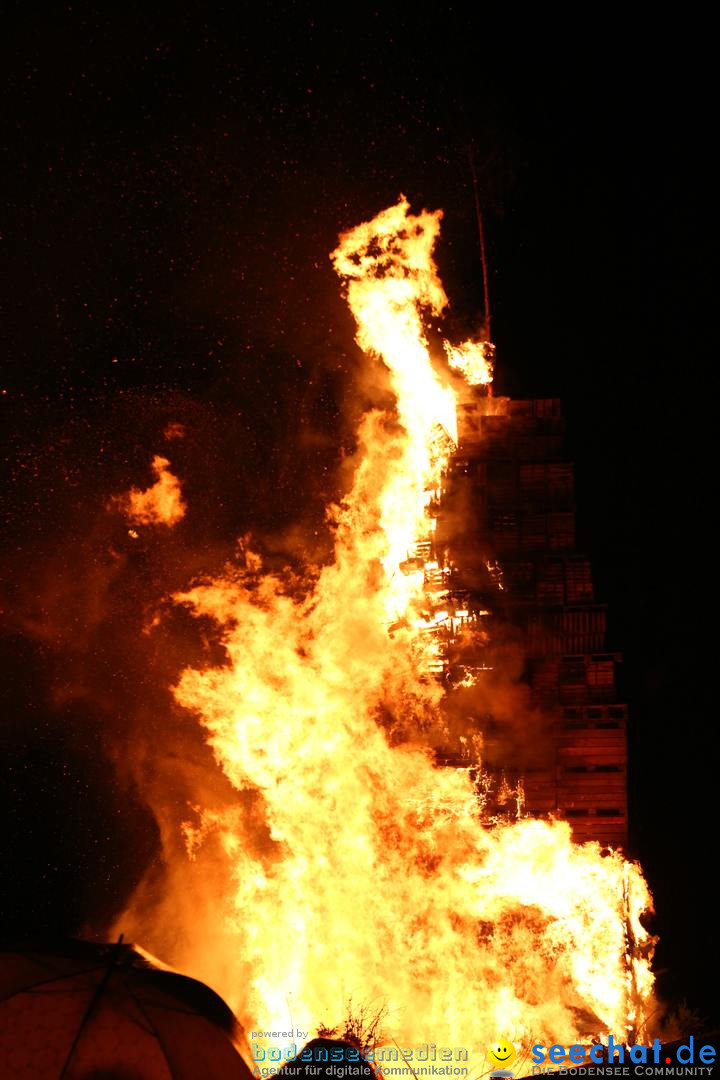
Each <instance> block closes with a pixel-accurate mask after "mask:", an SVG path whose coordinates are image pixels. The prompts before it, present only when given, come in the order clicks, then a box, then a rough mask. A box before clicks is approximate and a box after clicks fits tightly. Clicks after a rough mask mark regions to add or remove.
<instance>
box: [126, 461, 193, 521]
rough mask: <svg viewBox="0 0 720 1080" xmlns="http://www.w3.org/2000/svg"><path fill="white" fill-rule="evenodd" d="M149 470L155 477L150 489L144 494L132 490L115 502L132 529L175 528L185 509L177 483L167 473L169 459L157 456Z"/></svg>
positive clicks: (171, 475) (175, 478)
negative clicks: (138, 526)
mask: <svg viewBox="0 0 720 1080" xmlns="http://www.w3.org/2000/svg"><path fill="white" fill-rule="evenodd" d="M152 470H153V472H154V473H155V476H156V477H157V480H156V481H155V483H154V484H153V485H152V487H149V488H147V489H146V490H145V491H140V490H139V489H138V488H131V489H130V491H129V492H128V493H127V495H125V496H121V498H120V499H119V500H118V501H119V502H120V503H121V505H122V509H123V512H124V513H125V515H126V517H127V519H128V521H131V522H132V523H133V524H134V525H176V524H177V523H178V521H180V520H181V519H182V517H183V516H184V514H185V509H186V508H185V503H184V502H183V498H182V488H181V486H180V481H179V480H178V478H177V477H176V476H174V475H173V474H172V473H171V472H170V462H169V461H168V459H167V458H164V457H160V455H159V454H156V455H155V457H154V458H153V460H152ZM131 535H132V533H131Z"/></svg>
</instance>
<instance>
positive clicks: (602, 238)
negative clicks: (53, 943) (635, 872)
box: [0, 4, 718, 1020]
mask: <svg viewBox="0 0 720 1080" xmlns="http://www.w3.org/2000/svg"><path fill="white" fill-rule="evenodd" d="M19 11H20V9H17V12H18V13H17V14H16V18H15V21H14V23H13V24H12V26H10V27H8V33H7V35H6V40H5V56H4V58H3V61H2V70H3V81H4V83H5V94H4V101H3V110H2V111H3V117H4V121H3V136H2V147H3V155H4V158H5V165H4V168H3V174H4V185H5V193H4V197H3V200H2V217H3V224H2V250H3V255H4V271H3V280H4V283H5V287H4V289H3V300H2V328H1V330H0V333H1V336H2V343H3V359H2V366H1V371H2V375H1V377H0V390H2V395H1V396H0V410H2V417H1V419H0V424H2V436H3V460H4V463H6V465H7V469H6V470H5V473H4V478H3V497H4V499H3V517H2V522H3V533H2V548H3V553H2V569H3V584H2V592H1V593H0V606H1V607H2V615H1V616H0V618H1V619H2V629H3V637H2V667H3V671H2V676H1V686H2V692H3V697H4V702H3V706H2V708H3V713H2V724H3V736H2V739H3V750H4V754H3V792H4V794H5V795H6V797H7V809H6V810H5V814H4V824H3V829H2V832H3V841H2V843H3V845H4V846H6V847H7V850H6V851H4V852H3V853H2V854H3V885H4V887H5V896H4V903H3V906H4V908H5V913H4V929H5V930H6V931H7V933H20V932H31V931H37V930H49V931H53V932H57V931H63V932H77V931H79V930H80V929H82V928H83V926H85V925H86V924H87V922H88V921H90V922H94V924H95V925H101V924H102V921H103V919H105V918H109V917H110V916H111V915H113V914H116V913H117V911H118V910H119V909H120V908H121V907H122V904H123V902H124V899H125V897H126V896H127V895H128V892H129V890H130V889H131V888H132V886H133V884H134V883H135V882H136V881H137V880H138V878H139V877H140V875H141V873H142V871H143V869H144V867H145V865H146V864H147V862H148V860H150V859H151V858H153V853H154V852H155V851H156V850H157V834H156V831H155V827H154V824H153V822H152V818H151V816H150V814H149V812H148V811H147V809H146V807H145V805H144V802H143V798H142V795H141V793H140V791H139V790H138V788H137V786H133V783H134V781H132V780H130V779H128V778H127V777H125V778H124V779H123V778H122V777H121V775H120V774H121V772H122V770H120V773H119V772H118V769H116V767H115V765H114V764H113V760H112V759H111V755H112V750H111V749H108V748H109V747H110V748H112V746H115V752H114V758H115V760H116V761H117V760H121V759H122V756H123V750H122V747H123V745H124V742H123V740H125V739H126V738H127V737H128V733H130V735H132V736H133V737H134V733H135V732H136V731H137V725H138V724H139V723H140V720H139V719H138V718H139V717H140V718H142V716H146V715H147V714H146V713H143V712H142V710H141V709H140V707H139V706H138V698H139V697H142V698H143V700H144V704H143V708H145V709H149V708H151V706H152V705H153V703H155V705H157V712H158V714H159V712H161V711H162V709H163V708H165V709H167V702H166V701H164V702H163V701H160V699H159V698H158V699H157V700H156V699H155V698H154V697H153V695H157V694H158V691H157V689H154V688H153V684H154V682H155V681H157V679H158V678H159V676H163V677H164V676H166V675H167V680H170V679H171V677H172V674H173V672H174V671H176V670H177V667H178V665H179V664H180V663H181V662H182V661H183V660H187V655H188V654H187V650H186V651H185V652H184V653H183V652H182V650H179V651H178V652H177V654H173V655H172V656H171V657H170V659H169V660H168V659H167V657H166V656H163V657H157V656H153V657H148V655H147V654H142V653H132V654H131V653H130V652H127V653H126V652H123V650H124V649H125V650H128V649H129V648H130V647H129V646H128V645H126V644H123V641H124V640H125V639H126V638H127V637H128V636H131V637H134V636H137V637H138V639H139V628H140V621H141V620H140V612H141V608H142V606H143V603H144V601H143V600H142V599H141V594H143V589H144V588H146V587H147V588H148V589H155V590H156V591H157V593H158V595H160V594H161V593H163V591H167V590H168V589H169V588H173V587H181V586H182V585H183V584H184V583H185V582H186V581H187V580H188V575H191V574H192V573H196V572H198V571H199V570H202V569H211V568H212V566H213V565H214V563H216V562H218V561H219V560H221V559H222V558H224V557H225V556H226V555H227V554H228V552H229V551H230V548H231V544H232V539H233V538H234V537H235V536H236V535H237V534H238V532H239V531H242V530H243V529H245V528H249V527H252V528H253V529H254V530H256V531H259V532H261V533H262V534H264V535H265V536H266V538H269V539H268V543H269V546H270V548H272V545H273V537H275V538H276V540H275V543H276V546H277V547H278V549H279V548H281V547H282V544H283V539H282V537H286V536H287V532H288V530H289V529H290V530H292V529H299V530H301V531H303V530H304V531H305V533H306V535H307V537H310V538H315V539H314V541H312V542H315V543H316V544H317V545H318V548H319V550H321V549H322V544H323V542H324V541H323V537H322V530H321V528H320V524H319V523H320V521H321V518H322V506H323V505H324V503H325V501H327V499H328V498H331V497H333V496H334V495H335V494H336V493H337V491H338V490H339V487H340V485H341V483H342V473H341V471H340V470H339V465H340V462H341V452H342V449H343V447H348V446H350V445H351V433H352V430H353V422H354V419H355V418H356V416H357V410H358V409H359V408H360V407H361V406H362V401H363V391H362V390H361V389H360V390H359V389H358V386H357V377H358V371H359V365H358V360H357V356H356V354H355V352H354V348H353V345H352V333H353V331H352V326H351V323H350V318H349V315H348V313H347V311H346V310H345V307H344V304H343V301H342V299H341V297H340V294H339V289H338V284H337V281H336V279H335V277H334V275H333V273H332V269H331V267H330V263H329V260H328V257H327V256H328V253H329V252H330V251H331V250H332V248H333V247H334V245H335V240H336V236H337V233H338V231H340V230H341V229H345V228H348V227H350V226H352V225H354V224H357V223H358V222H360V221H361V220H365V219H367V218H369V217H371V216H373V215H374V214H375V213H376V212H377V211H378V210H379V209H380V208H382V207H384V206H386V205H389V204H390V203H391V202H394V201H395V200H396V199H397V196H398V195H399V193H400V192H401V191H402V192H404V193H405V194H406V195H407V196H408V198H409V199H410V200H411V203H412V205H413V207H414V208H415V209H419V208H420V207H421V206H427V207H429V208H435V207H438V206H441V207H443V208H444V210H445V215H446V216H445V221H444V229H443V239H442V242H441V245H440V250H439V253H438V259H439V263H440V269H441V274H442V276H443V280H444V284H445V287H446V291H447V292H448V295H449V296H450V298H451V302H452V308H451V311H450V313H449V315H448V320H447V325H448V328H449V336H456V335H457V334H459V333H464V332H470V331H472V330H473V329H476V328H477V324H478V321H479V316H480V313H481V301H482V282H481V276H480V266H479V258H478V245H477V231H476V227H475V222H474V209H473V201H472V186H471V180H470V172H469V168H468V156H467V155H468V147H469V145H470V144H471V143H472V144H473V145H474V147H475V156H476V161H477V165H478V172H479V182H480V190H481V197H482V202H483V207H484V210H485V216H486V229H487V233H488V241H489V253H490V263H491V293H492V303H493V320H494V322H493V336H494V339H495V341H496V343H497V347H498V365H497V378H496V387H497V391H498V392H500V393H509V394H512V395H515V396H532V395H537V396H542V397H550V396H560V397H562V398H563V401H564V406H565V411H566V414H567V417H568V450H569V455H570V456H572V457H573V458H574V459H575V461H576V463H577V500H578V513H579V535H580V547H581V548H584V549H586V550H589V551H590V553H591V554H592V556H593V559H594V566H595V576H596V587H597V593H598V596H599V597H600V598H601V599H603V600H607V601H608V602H609V604H610V617H611V634H610V643H611V646H612V647H615V648H617V649H619V650H622V652H623V653H624V655H625V664H624V674H623V678H624V692H625V694H626V696H627V699H628V700H629V702H630V706H631V717H632V726H631V735H630V740H631V814H632V826H631V828H632V838H631V847H632V854H633V855H635V856H637V857H638V858H639V859H640V860H641V861H642V863H643V866H644V867H645V869H646V873H647V876H648V879H649V883H650V886H651V888H652V891H653V893H654V895H655V898H656V905H657V917H656V920H655V924H654V928H655V930H656V932H658V933H659V934H660V935H661V940H660V944H659V946H658V951H657V966H658V968H659V970H660V972H661V975H660V989H661V991H662V993H663V994H664V995H665V997H666V998H667V999H668V1000H670V1001H671V1002H679V1001H681V1000H682V999H687V1001H688V1002H689V1004H690V1005H691V1006H692V1007H693V1008H695V1009H697V1011H698V1012H699V1013H700V1014H701V1015H703V1016H706V1017H710V1018H714V1019H715V1020H717V1013H716V1012H715V1009H716V998H715V996H714V993H713V985H714V982H715V971H716V968H717V961H718V950H717V934H716V903H715V901H714V899H713V898H711V895H710V891H709V888H708V876H709V875H710V874H711V873H713V872H714V859H715V853H716V850H717V845H716V843H715V835H716V827H717V813H716V809H715V805H716V804H715V777H716V769H717V765H716V756H715V723H716V718H715V715H714V712H713V711H711V707H710V701H711V694H710V690H711V688H712V686H713V682H714V679H715V670H714V663H713V657H712V651H713V647H714V635H715V632H716V630H715V626H714V621H713V619H712V617H711V612H712V608H711V606H710V601H709V588H710V584H711V577H712V574H711V569H710V568H711V566H712V558H713V555H714V550H713V549H714V546H715V545H714V536H713V531H714V525H713V522H714V519H715V517H716V511H715V507H714V490H713V487H714V485H713V482H712V481H713V476H714V466H715V442H714V428H715V424H714V417H713V411H714V405H713V401H712V395H713V392H714V386H713V375H714V371H713V368H712V366H711V361H710V357H709V353H708V347H707V345H706V340H707V338H706V333H707V330H708V328H709V325H710V320H709V316H708V308H709V301H710V288H709V284H708V275H709V270H710V267H711V265H712V262H713V261H714V260H711V255H710V242H709V240H708V239H707V233H708V227H709V220H710V213H709V206H710V193H709V189H710V183H709V180H708V168H709V162H710V158H711V153H710V148H711V146H712V143H713V140H714V135H713V126H714V124H713V112H712V108H711V104H710V58H709V53H708V51H706V49H705V46H704V40H705V38H706V37H707V35H708V29H707V28H706V27H703V26H702V25H699V24H695V23H693V22H692V19H691V17H690V16H688V17H687V18H686V17H684V16H683V15H682V14H680V16H679V18H678V13H677V12H676V13H675V16H674V19H673V22H672V23H671V22H669V21H668V23H667V24H666V25H663V24H661V23H659V22H658V21H657V15H656V16H655V21H654V22H653V24H652V25H649V24H646V25H642V26H631V25H629V24H628V21H627V18H626V17H624V18H623V19H620V18H619V17H616V16H615V15H614V14H613V13H612V12H604V13H603V14H602V19H601V16H600V11H599V9H598V10H595V11H593V12H587V13H585V14H584V15H583V17H582V20H580V17H579V16H577V17H568V20H567V21H563V22H560V21H558V22H557V24H553V23H552V22H551V21H549V20H548V18H547V17H546V16H545V15H543V16H542V18H538V19H536V20H535V21H533V22H531V23H528V22H527V21H526V19H527V16H526V15H525V14H521V13H520V12H519V11H518V12H517V13H516V15H515V16H514V15H513V13H512V12H510V13H509V17H508V18H507V19H506V21H505V22H504V23H503V24H502V25H501V23H500V20H499V19H497V18H496V17H495V15H494V13H493V12H492V11H491V10H490V9H487V10H480V11H478V12H476V13H475V14H474V15H472V16H468V15H464V14H461V13H460V10H459V9H454V8H448V9H447V10H446V11H444V12H443V11H440V10H437V11H435V12H434V13H433V15H432V16H426V15H421V14H419V13H418V12H417V11H414V10H410V9H409V7H408V9H407V10H406V11H405V13H404V14H402V13H401V11H400V9H399V8H398V9H390V8H385V9H382V8H378V9H377V10H372V9H371V8H368V9H366V10H365V11H363V13H362V14H353V13H347V12H345V11H342V10H340V12H338V13H335V14H334V15H332V16H330V17H328V16H327V15H323V14H321V13H320V11H319V10H318V11H317V12H316V13H315V14H313V13H312V12H311V11H310V9H301V8H300V7H295V6H293V5H290V6H288V5H283V4H280V5H274V6H273V8H272V11H271V12H268V13H267V14H266V15H264V16H260V17H259V16H258V15H257V13H254V14H252V15H251V14H250V12H249V10H248V9H247V8H245V7H244V6H242V5H240V6H238V7H237V8H235V9H234V10H233V12H232V13H225V14H217V15H214V16H212V17H209V16H208V15H207V14H206V13H205V12H204V8H203V6H201V5H199V4H190V5H183V10H182V11H180V10H176V11H174V12H173V13H172V14H168V15H164V14H161V13H157V14H149V15H148V14H139V13H138V12H137V10H136V9H133V8H132V7H130V8H127V7H124V8H123V13H122V14H121V13H118V14H116V15H107V14H99V13H98V11H97V10H95V9H93V8H91V7H90V6H87V5H82V4H74V5H67V6H64V7H61V6H57V7H56V9H55V12H54V13H52V14H46V15H44V16H43V17H40V16H37V15H26V16H24V17H23V16H22V14H21V13H19ZM576 20H577V21H576ZM348 402H349V403H350V404H349V405H348V404H347V403H348ZM169 419H180V420H181V421H182V422H183V423H185V424H186V425H187V428H188V432H189V434H188V437H187V439H186V440H184V441H183V443H182V445H180V444H177V448H176V446H175V444H173V445H171V446H170V447H167V446H166V447H165V450H164V451H163V443H162V435H161V433H162V430H163V426H164V424H165V423H166V422H167V421H168V420H169ZM158 451H162V452H167V454H168V456H170V457H171V458H172V459H173V462H174V463H175V464H176V466H177V468H178V471H179V472H180V474H181V475H182V476H183V479H184V482H185V490H186V493H187V495H188V500H189V502H190V503H191V505H192V503H193V499H195V505H196V506H200V507H201V508H202V513H201V514H200V513H198V514H197V516H196V517H195V518H194V519H192V521H191V525H188V527H187V529H186V532H185V534H184V540H182V541H181V540H173V541H172V542H170V543H169V546H166V548H165V550H164V553H163V552H160V550H159V549H155V548H153V546H152V541H151V540H148V541H147V542H146V543H145V546H144V547H143V548H142V552H141V554H140V555H138V554H137V552H136V550H135V549H133V550H132V551H129V552H128V551H125V550H120V548H121V546H122V544H125V547H126V548H127V547H128V544H127V539H126V537H125V532H126V530H123V529H122V528H121V527H120V525H117V526H116V527H115V531H114V532H113V528H112V527H111V526H110V525H108V524H107V523H105V524H103V523H102V519H103V514H100V513H99V511H98V508H101V509H102V508H103V507H104V506H105V503H106V502H107V498H108V497H109V495H111V494H112V493H113V492H118V491H122V490H126V489H127V487H128V486H129V485H130V484H131V483H135V484H137V483H147V482H149V480H150V476H149V473H148V471H147V469H148V463H149V460H150V455H151V454H152V453H155V452H158ZM104 516H105V517H107V515H106V514H105V515H104ZM278 537H279V539H278ZM118 551H120V554H118ZM108 553H109V554H108ZM117 566H120V570H117V569H116V567H117ZM58 583H59V584H58ZM143 595H144V594H143ZM181 629H182V628H181ZM136 631H137V635H136ZM178 637H179V638H182V632H181V630H180V631H178ZM148 648H149V647H148ZM188 648H189V646H188ZM170 651H171V652H172V649H171V650H170ZM181 653H182V656H181V655H180V654H181ZM153 664H154V667H153ZM173 664H175V667H173ZM163 665H165V666H163ZM166 669H167V670H166ZM164 685H167V681H166V683H165V684H164ZM148 702H150V705H148ZM154 722H155V721H153V723H154ZM151 726H152V724H151ZM153 730H155V729H153Z"/></svg>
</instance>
